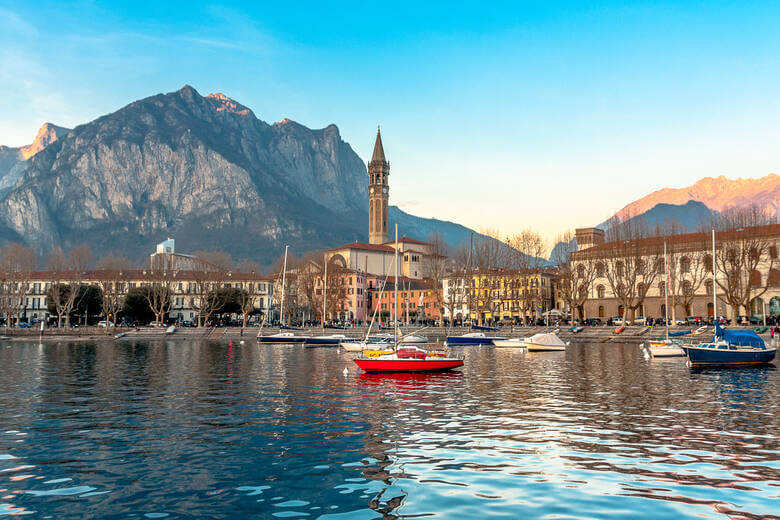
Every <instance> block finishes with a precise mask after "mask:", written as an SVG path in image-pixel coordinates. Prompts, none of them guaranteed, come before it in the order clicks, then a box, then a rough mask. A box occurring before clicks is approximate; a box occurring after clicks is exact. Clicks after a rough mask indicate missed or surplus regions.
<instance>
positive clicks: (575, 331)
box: [569, 327, 582, 334]
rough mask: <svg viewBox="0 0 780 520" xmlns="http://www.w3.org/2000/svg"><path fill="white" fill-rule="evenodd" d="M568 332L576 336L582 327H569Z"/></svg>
mask: <svg viewBox="0 0 780 520" xmlns="http://www.w3.org/2000/svg"><path fill="white" fill-rule="evenodd" d="M569 332H571V333H572V334H577V333H578V332H582V327H569Z"/></svg>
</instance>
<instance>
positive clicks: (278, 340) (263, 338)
mask: <svg viewBox="0 0 780 520" xmlns="http://www.w3.org/2000/svg"><path fill="white" fill-rule="evenodd" d="M306 341H307V338H301V337H289V336H287V337H282V336H279V337H276V338H275V337H273V336H260V337H259V338H257V342H258V343H290V344H294V343H305V342H306Z"/></svg>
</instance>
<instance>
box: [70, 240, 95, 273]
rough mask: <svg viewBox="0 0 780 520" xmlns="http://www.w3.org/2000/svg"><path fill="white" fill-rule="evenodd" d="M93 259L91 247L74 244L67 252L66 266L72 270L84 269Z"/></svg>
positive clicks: (88, 266) (87, 267)
mask: <svg viewBox="0 0 780 520" xmlns="http://www.w3.org/2000/svg"><path fill="white" fill-rule="evenodd" d="M93 260H94V257H93V255H92V249H90V247H89V246H86V245H80V246H75V247H74V248H72V249H71V250H70V251H69V252H68V258H67V262H68V268H69V269H72V270H74V271H86V270H87V269H89V268H90V266H91V265H92V261H93Z"/></svg>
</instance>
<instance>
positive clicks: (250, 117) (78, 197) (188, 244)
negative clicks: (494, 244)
mask: <svg viewBox="0 0 780 520" xmlns="http://www.w3.org/2000/svg"><path fill="white" fill-rule="evenodd" d="M51 127H52V128H50V129H47V131H42V132H41V133H39V138H40V139H36V141H40V144H41V147H40V149H39V150H36V146H35V143H33V145H31V146H30V147H25V148H26V149H27V150H28V151H27V152H23V153H34V155H31V156H29V159H27V160H26V161H25V162H24V163H23V167H22V168H21V171H18V172H17V174H18V175H17V177H16V179H15V180H14V182H13V184H12V185H10V187H9V189H7V190H6V192H5V193H2V194H0V239H5V240H23V241H25V242H27V243H28V244H31V245H33V246H35V247H36V248H37V249H38V250H39V251H41V252H43V251H46V250H48V249H50V248H52V247H54V246H57V245H60V246H62V247H63V248H68V247H72V246H73V245H76V244H81V243H86V244H89V245H90V246H91V247H92V248H93V250H94V251H95V252H96V254H97V255H98V256H101V255H102V254H103V253H105V252H107V251H116V252H121V253H124V254H125V255H127V256H129V257H130V258H132V259H135V260H137V261H140V260H142V259H143V258H144V257H145V256H146V255H148V254H149V253H150V252H151V251H152V250H153V247H154V245H155V244H156V243H157V242H159V241H161V240H163V239H165V238H166V237H168V236H174V237H175V238H176V239H177V241H178V242H179V244H182V245H183V246H184V247H185V248H186V250H188V251H195V250H199V249H223V250H225V251H227V252H229V253H230V254H231V255H232V256H233V257H234V258H235V259H238V260H240V259H252V260H255V261H259V262H260V263H263V264H269V263H271V262H272V261H273V259H275V258H276V257H277V256H278V255H279V252H280V250H281V249H283V247H284V245H285V244H289V245H290V246H291V248H292V250H293V251H296V252H298V253H300V252H303V251H306V250H311V249H317V248H325V247H334V246H338V245H341V244H343V243H347V242H352V241H354V240H363V241H364V240H365V239H366V235H367V220H368V202H367V189H368V186H367V184H368V182H367V181H368V178H367V177H368V175H367V172H366V166H365V164H364V162H363V161H362V160H361V159H360V157H358V155H357V154H356V153H355V152H354V151H353V150H352V148H351V147H350V146H349V144H347V143H346V142H344V141H343V140H342V139H341V136H340V134H339V130H338V128H337V127H336V126H335V125H330V126H327V127H325V128H323V129H318V130H313V129H309V128H307V127H305V126H303V125H300V124H298V123H296V122H294V121H291V120H289V119H283V120H282V121H280V122H278V123H274V124H268V123H265V122H263V121H261V120H260V119H258V118H257V117H255V115H254V114H253V113H252V111H251V110H250V109H249V108H247V107H245V106H243V105H241V104H240V103H238V102H236V101H234V100H232V99H230V98H228V97H227V96H225V95H223V94H209V95H207V96H201V95H200V94H199V93H198V92H197V91H196V90H195V89H194V88H192V87H190V86H185V87H183V88H182V89H180V90H178V91H176V92H171V93H168V94H158V95H155V96H151V97H148V98H145V99H142V100H139V101H136V102H134V103H131V104H129V105H127V106H125V107H124V108H121V109H120V110H118V111H116V112H113V113H111V114H108V115H105V116H103V117H100V118H98V119H96V120H94V121H92V122H89V123H87V124H84V125H80V126H77V127H76V128H74V129H73V130H71V131H69V132H68V131H67V130H66V129H60V128H59V127H54V126H53V125H51ZM60 134H64V135H60ZM47 140H48V142H47ZM35 152H37V153H35ZM393 216H396V218H397V219H398V220H399V221H400V222H401V226H400V227H401V230H402V232H403V234H406V235H407V236H415V237H417V238H423V239H424V238H427V236H428V235H430V233H431V232H432V231H434V230H439V231H440V232H441V233H442V234H443V235H444V236H445V237H447V238H448V240H449V239H451V240H453V241H454V242H453V243H452V244H453V245H455V244H456V243H457V242H460V241H461V240H462V239H463V237H464V236H467V235H468V234H469V233H470V232H471V231H470V230H468V229H466V228H463V227H462V226H458V225H456V224H452V223H448V222H442V221H435V220H430V219H420V218H418V217H414V216H412V215H408V214H406V213H403V212H401V211H400V210H398V209H397V208H396V209H394V210H392V212H391V217H390V218H391V220H392V218H393Z"/></svg>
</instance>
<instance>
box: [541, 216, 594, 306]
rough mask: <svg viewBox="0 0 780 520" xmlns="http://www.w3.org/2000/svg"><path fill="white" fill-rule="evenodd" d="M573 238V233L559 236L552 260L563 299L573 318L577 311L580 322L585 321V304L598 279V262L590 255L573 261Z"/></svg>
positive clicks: (574, 248)
mask: <svg viewBox="0 0 780 520" xmlns="http://www.w3.org/2000/svg"><path fill="white" fill-rule="evenodd" d="M573 238H574V236H573V234H572V232H571V231H567V232H566V233H564V234H563V235H561V236H559V237H558V238H557V239H556V243H558V246H557V247H556V248H555V249H554V250H553V253H552V257H551V259H550V260H551V261H552V263H553V265H554V266H555V267H556V269H557V277H558V288H559V290H560V294H561V298H562V299H563V301H564V302H566V304H567V305H568V306H569V309H570V310H571V316H572V318H574V311H575V309H576V311H577V313H578V314H579V318H580V320H584V319H585V302H586V301H587V299H588V295H589V294H590V290H591V286H592V285H593V282H594V281H595V279H596V273H597V270H596V262H595V260H594V259H593V258H592V257H591V256H589V255H588V256H584V255H581V256H580V258H578V259H577V260H576V261H575V260H573V259H572V253H574V252H576V251H577V246H576V245H575V244H574V242H573Z"/></svg>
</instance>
